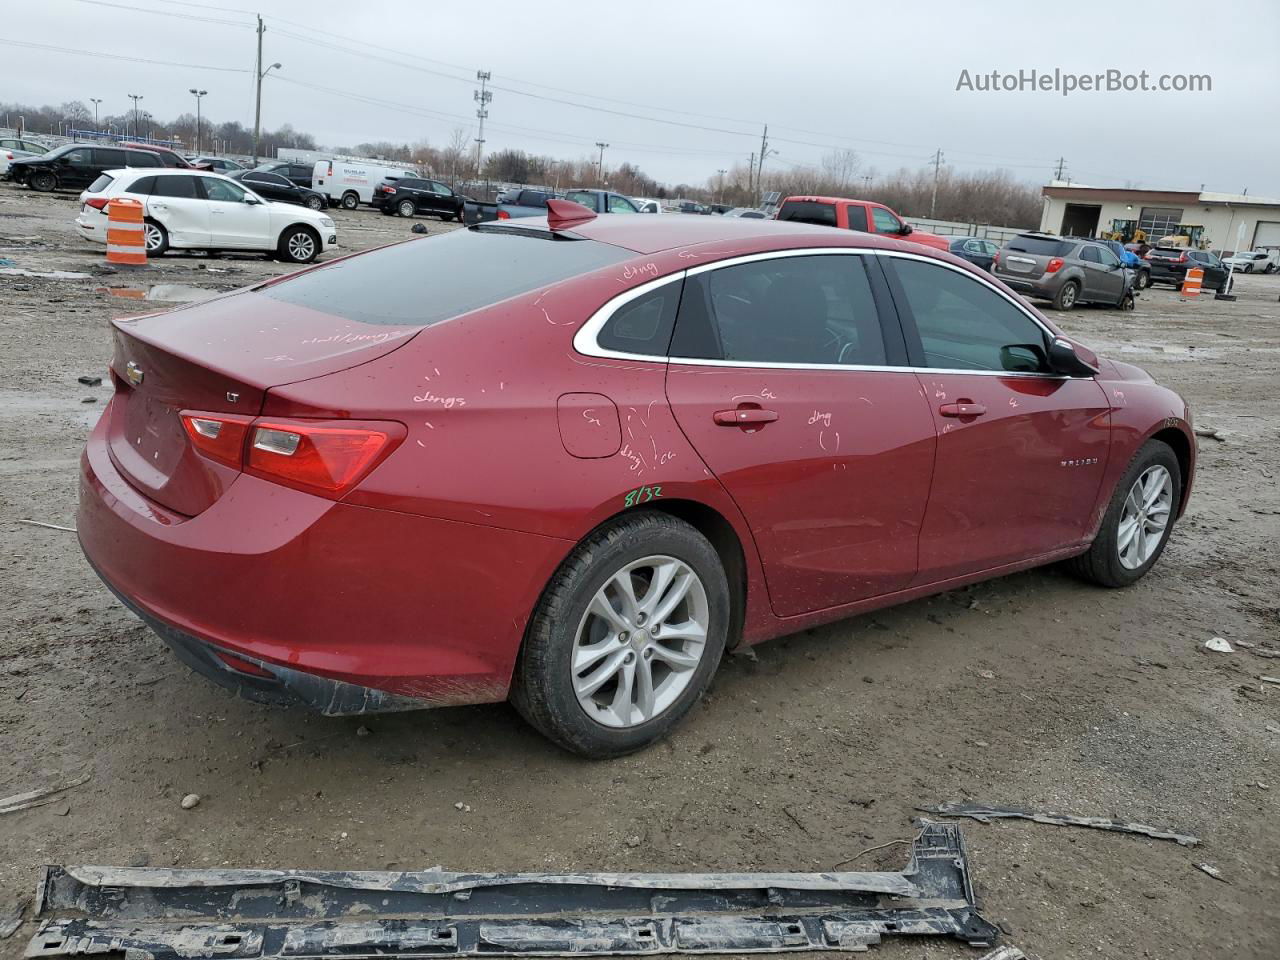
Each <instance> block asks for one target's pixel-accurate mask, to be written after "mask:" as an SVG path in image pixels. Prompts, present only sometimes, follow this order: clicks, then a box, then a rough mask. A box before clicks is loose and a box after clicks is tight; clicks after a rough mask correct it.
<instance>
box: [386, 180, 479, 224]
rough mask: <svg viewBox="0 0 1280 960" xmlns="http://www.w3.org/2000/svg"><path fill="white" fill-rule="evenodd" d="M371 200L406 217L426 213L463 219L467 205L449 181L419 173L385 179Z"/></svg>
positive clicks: (444, 218)
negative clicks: (443, 181)
mask: <svg viewBox="0 0 1280 960" xmlns="http://www.w3.org/2000/svg"><path fill="white" fill-rule="evenodd" d="M371 203H372V204H373V206H375V207H377V208H378V209H379V210H381V211H382V212H383V213H387V214H391V213H398V214H400V216H402V217H412V216H413V215H414V214H416V213H425V214H428V215H430V216H434V217H439V218H440V219H441V220H457V221H458V222H459V223H461V222H462V214H463V208H464V207H465V206H466V202H465V200H464V199H463V198H462V196H461V195H460V194H457V193H454V192H453V191H452V190H450V189H449V186H448V185H447V184H444V183H441V182H440V181H439V180H424V179H421V178H419V177H399V178H398V179H395V180H383V181H382V183H380V184H378V185H377V187H375V188H374V191H373V200H372V201H371Z"/></svg>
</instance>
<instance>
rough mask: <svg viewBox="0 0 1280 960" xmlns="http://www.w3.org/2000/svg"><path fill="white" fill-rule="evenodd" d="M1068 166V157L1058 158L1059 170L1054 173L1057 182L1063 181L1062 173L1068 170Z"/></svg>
mask: <svg viewBox="0 0 1280 960" xmlns="http://www.w3.org/2000/svg"><path fill="white" fill-rule="evenodd" d="M1066 165H1067V158H1066V157H1059V158H1058V169H1057V170H1055V171H1054V173H1053V179H1055V180H1061V179H1062V171H1063V170H1064V169H1065V168H1066Z"/></svg>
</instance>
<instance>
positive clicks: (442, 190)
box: [431, 180, 453, 197]
mask: <svg viewBox="0 0 1280 960" xmlns="http://www.w3.org/2000/svg"><path fill="white" fill-rule="evenodd" d="M431 192H432V193H434V194H437V195H438V196H441V197H451V196H453V191H452V190H450V189H449V188H448V187H446V186H445V185H444V184H443V183H437V182H436V181H435V180H432V181H431Z"/></svg>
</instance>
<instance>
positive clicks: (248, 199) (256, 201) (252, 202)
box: [244, 193, 262, 206]
mask: <svg viewBox="0 0 1280 960" xmlns="http://www.w3.org/2000/svg"><path fill="white" fill-rule="evenodd" d="M244 202H245V203H247V204H249V205H251V206H252V205H255V204H259V203H261V202H262V201H261V200H259V199H258V198H257V197H256V196H254V195H253V194H252V193H246V194H245V195H244Z"/></svg>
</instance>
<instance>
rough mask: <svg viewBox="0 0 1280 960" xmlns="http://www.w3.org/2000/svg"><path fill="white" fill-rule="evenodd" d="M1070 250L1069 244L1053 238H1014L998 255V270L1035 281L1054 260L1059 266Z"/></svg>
mask: <svg viewBox="0 0 1280 960" xmlns="http://www.w3.org/2000/svg"><path fill="white" fill-rule="evenodd" d="M1070 249H1071V245H1070V244H1069V243H1065V242H1063V241H1062V240H1059V239H1057V238H1055V237H1033V236H1018V237H1014V238H1013V239H1012V240H1010V241H1009V243H1008V244H1007V245H1006V246H1005V249H1004V251H1003V252H1002V253H1001V254H1000V265H999V268H998V269H999V271H1000V272H1001V273H1006V274H1009V275H1011V276H1017V277H1025V278H1026V279H1028V280H1036V279H1039V278H1040V277H1043V276H1044V275H1045V272H1046V271H1047V270H1048V269H1049V264H1050V263H1052V262H1053V261H1054V260H1058V261H1059V265H1061V258H1063V257H1065V256H1066V255H1067V252H1068V251H1069V250H1070Z"/></svg>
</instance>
